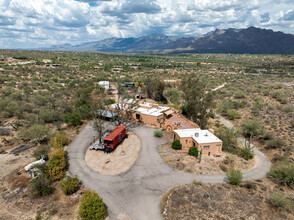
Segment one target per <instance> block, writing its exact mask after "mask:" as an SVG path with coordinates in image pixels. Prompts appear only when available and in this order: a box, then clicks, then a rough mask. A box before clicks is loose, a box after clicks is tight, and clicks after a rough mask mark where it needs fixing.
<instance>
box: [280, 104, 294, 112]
mask: <svg viewBox="0 0 294 220" xmlns="http://www.w3.org/2000/svg"><path fill="white" fill-rule="evenodd" d="M282 111H283V112H286V113H289V112H293V111H294V107H293V106H292V105H286V106H283V107H282Z"/></svg>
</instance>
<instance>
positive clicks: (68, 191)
mask: <svg viewBox="0 0 294 220" xmlns="http://www.w3.org/2000/svg"><path fill="white" fill-rule="evenodd" d="M59 184H60V187H61V189H62V191H63V192H64V193H65V195H72V194H74V193H75V192H76V191H78V189H79V187H80V181H79V178H78V177H77V176H75V177H71V176H66V177H65V178H64V179H63V180H61V181H60V183H59Z"/></svg>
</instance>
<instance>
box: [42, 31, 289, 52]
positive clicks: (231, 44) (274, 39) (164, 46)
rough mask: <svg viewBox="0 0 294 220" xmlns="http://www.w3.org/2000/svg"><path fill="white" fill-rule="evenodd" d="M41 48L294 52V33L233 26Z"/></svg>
mask: <svg viewBox="0 0 294 220" xmlns="http://www.w3.org/2000/svg"><path fill="white" fill-rule="evenodd" d="M42 49H47V50H66V51H101V52H124V53H148V52H153V53H162V52H165V53H182V52H191V53H192V52H193V53H254V54H255V53H258V54H260V53H265V54H294V35H292V34H285V33H283V32H275V31H273V30H267V29H261V28H255V27H249V28H247V29H232V28H230V29H226V30H219V29H216V30H215V31H213V32H210V33H207V34H204V35H201V36H198V37H169V36H165V35H158V36H156V35H150V36H143V37H139V38H109V39H105V40H101V41H95V42H89V43H83V44H80V45H76V46H72V45H70V44H65V45H59V46H52V47H50V48H42Z"/></svg>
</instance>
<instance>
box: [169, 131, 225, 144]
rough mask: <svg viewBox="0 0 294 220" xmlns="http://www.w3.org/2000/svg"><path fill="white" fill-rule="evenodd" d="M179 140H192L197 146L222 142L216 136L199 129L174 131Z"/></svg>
mask: <svg viewBox="0 0 294 220" xmlns="http://www.w3.org/2000/svg"><path fill="white" fill-rule="evenodd" d="M174 132H175V133H176V134H177V135H179V137H180V138H187V137H191V138H193V139H194V140H195V141H196V142H197V143H199V144H205V143H216V142H222V140H220V139H219V138H218V137H217V136H215V135H214V134H212V133H211V132H210V131H208V130H201V129H200V128H191V129H180V130H174Z"/></svg>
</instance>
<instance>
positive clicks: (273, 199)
mask: <svg viewBox="0 0 294 220" xmlns="http://www.w3.org/2000/svg"><path fill="white" fill-rule="evenodd" d="M269 202H270V204H271V205H272V206H274V207H275V208H277V209H278V210H280V211H283V210H286V211H290V210H291V209H292V202H291V200H290V199H289V197H288V196H287V195H285V194H284V193H276V192H274V193H272V194H271V195H270V197H269Z"/></svg>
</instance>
